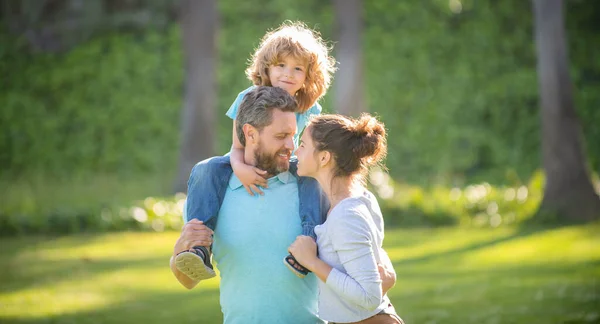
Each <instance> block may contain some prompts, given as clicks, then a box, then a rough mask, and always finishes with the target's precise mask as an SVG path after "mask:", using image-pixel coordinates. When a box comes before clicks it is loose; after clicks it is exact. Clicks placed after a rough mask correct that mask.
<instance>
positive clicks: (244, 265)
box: [171, 87, 322, 323]
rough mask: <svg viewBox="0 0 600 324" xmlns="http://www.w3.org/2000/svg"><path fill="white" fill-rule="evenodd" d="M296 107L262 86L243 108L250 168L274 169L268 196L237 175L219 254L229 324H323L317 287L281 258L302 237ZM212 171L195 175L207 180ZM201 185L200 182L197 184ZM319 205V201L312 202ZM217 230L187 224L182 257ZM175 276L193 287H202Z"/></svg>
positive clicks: (224, 213) (239, 120)
mask: <svg viewBox="0 0 600 324" xmlns="http://www.w3.org/2000/svg"><path fill="white" fill-rule="evenodd" d="M296 108H297V106H296V102H295V100H294V98H293V97H291V96H290V95H289V94H288V93H287V92H285V91H284V90H282V89H279V88H276V87H257V88H255V89H253V90H252V91H250V92H249V93H248V94H247V95H246V97H244V100H243V102H242V104H241V105H240V107H239V112H238V115H237V117H236V124H237V134H238V137H239V139H240V142H241V143H242V144H243V145H244V160H245V161H246V163H248V164H251V165H254V166H256V167H257V168H260V169H262V170H266V171H267V174H266V175H265V178H266V179H267V181H268V187H267V188H264V189H263V191H264V195H256V196H250V195H248V193H247V192H246V190H245V189H244V187H243V186H242V184H241V182H240V181H239V179H238V178H237V177H236V176H235V175H232V176H231V178H230V179H229V184H228V186H227V189H226V192H225V197H224V200H223V203H222V204H221V208H220V211H219V213H218V218H217V226H216V228H215V231H214V244H213V251H212V252H213V255H214V259H215V261H216V263H217V264H218V266H219V270H220V274H221V287H220V292H221V298H220V300H221V309H222V311H223V315H224V322H225V323H322V321H321V320H320V319H318V317H317V315H316V314H317V281H316V277H315V276H314V275H313V274H309V275H308V276H306V278H304V279H299V278H297V277H296V276H295V275H294V274H293V273H292V272H290V271H288V269H287V268H286V267H285V266H284V265H283V264H282V260H281V256H282V255H285V254H287V247H288V246H289V245H290V244H291V243H292V242H293V241H294V240H295V238H296V236H298V235H300V234H301V233H302V224H301V218H300V216H299V201H298V184H297V180H296V178H295V177H294V176H293V175H292V174H290V173H289V172H288V169H289V167H290V164H289V158H290V156H291V154H292V152H293V150H294V143H293V136H294V134H295V133H296V116H295V114H294V112H295V111H296ZM203 171H205V170H196V168H195V170H194V171H193V172H192V175H191V176H190V178H191V180H192V178H193V177H195V176H196V175H195V173H196V172H198V173H199V174H202V172H203ZM190 182H191V183H193V181H190ZM304 203H307V204H319V201H314V202H312V201H311V202H304ZM211 234H212V231H211V230H210V229H209V228H208V227H206V226H204V225H203V224H202V223H201V222H199V221H197V220H191V221H190V222H188V224H186V225H185V227H184V229H183V231H182V234H181V236H180V238H179V239H178V241H177V243H176V244H175V247H174V251H173V252H174V254H173V256H176V255H177V254H178V253H180V252H182V251H185V250H188V249H190V248H192V247H194V246H198V245H203V246H208V245H210V244H211V243H212V240H211V238H210V235H211ZM173 259H174V257H172V258H171V270H172V271H173V273H174V275H175V277H176V278H177V279H178V280H179V282H180V283H181V284H182V285H183V286H185V287H186V288H188V289H191V288H193V287H194V286H195V285H196V284H197V283H198V281H195V280H193V279H190V278H189V277H187V276H186V275H184V274H183V273H182V272H181V271H179V270H178V268H177V267H176V266H175V264H174V262H173Z"/></svg>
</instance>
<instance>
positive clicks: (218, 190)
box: [175, 156, 233, 280]
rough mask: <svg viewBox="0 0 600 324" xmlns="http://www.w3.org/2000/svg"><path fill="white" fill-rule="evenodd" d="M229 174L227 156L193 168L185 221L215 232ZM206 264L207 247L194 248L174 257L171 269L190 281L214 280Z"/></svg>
mask: <svg viewBox="0 0 600 324" xmlns="http://www.w3.org/2000/svg"><path fill="white" fill-rule="evenodd" d="M232 173H233V170H232V169H231V165H230V162H229V156H217V157H213V158H210V159H206V160H204V161H202V162H199V163H198V164H196V165H195V166H194V168H193V169H192V172H191V174H190V179H189V181H188V196H187V201H186V207H185V208H186V210H185V215H186V221H189V220H191V219H198V220H201V221H202V222H203V223H204V225H206V226H207V227H209V228H210V229H212V230H214V229H215V226H216V224H217V216H218V213H219V209H220V207H221V204H222V203H223V198H224V197H225V191H226V189H227V184H228V182H229V178H230V177H231V174H232ZM210 260H211V252H210V247H204V246H195V247H194V248H193V249H190V250H189V251H184V252H182V253H180V254H178V255H177V256H176V258H175V265H176V266H177V268H178V269H179V271H181V272H182V273H184V274H185V275H187V276H188V277H190V278H191V279H194V280H203V279H208V278H212V277H214V276H215V271H214V269H213V266H212V264H211V261H210Z"/></svg>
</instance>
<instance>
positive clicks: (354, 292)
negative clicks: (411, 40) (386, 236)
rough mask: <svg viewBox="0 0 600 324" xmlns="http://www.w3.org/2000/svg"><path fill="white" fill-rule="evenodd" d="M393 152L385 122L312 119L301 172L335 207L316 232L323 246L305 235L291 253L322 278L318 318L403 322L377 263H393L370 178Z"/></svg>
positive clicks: (300, 154)
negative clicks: (389, 149)
mask: <svg viewBox="0 0 600 324" xmlns="http://www.w3.org/2000/svg"><path fill="white" fill-rule="evenodd" d="M386 152H387V147H386V135H385V128H384V125H383V124H382V123H381V122H379V121H377V119H375V118H374V117H372V116H370V115H368V114H363V115H362V116H361V117H360V118H359V119H350V118H347V117H344V116H340V115H321V116H318V117H315V118H313V119H312V120H311V121H310V123H309V125H308V126H307V128H306V130H305V131H304V134H303V136H302V139H301V142H300V147H299V148H298V150H297V151H296V155H297V156H298V175H300V176H307V177H312V178H315V179H316V180H317V181H318V182H319V184H320V185H321V188H323V190H324V191H325V193H326V194H327V197H328V198H329V201H330V203H331V209H330V210H329V213H328V216H327V220H326V221H325V223H323V225H318V226H316V227H315V234H316V235H317V241H316V242H315V241H314V240H313V239H312V238H311V237H308V236H299V237H298V238H297V239H296V241H295V242H294V243H292V245H291V246H290V247H289V252H290V253H291V254H292V255H293V256H294V257H295V258H296V260H297V261H298V262H299V263H301V264H302V265H303V266H305V267H306V268H307V269H308V270H310V271H312V272H314V273H315V275H316V276H317V277H319V279H320V281H319V291H320V293H319V317H321V318H322V319H324V320H327V321H329V322H330V323H403V322H402V320H401V319H400V317H398V315H397V314H396V312H395V310H394V307H393V306H392V304H391V303H390V300H389V298H388V297H387V295H386V294H385V291H387V289H389V287H385V282H384V287H382V281H381V278H380V275H379V272H378V266H377V264H378V263H382V264H390V263H391V262H390V261H389V258H388V256H387V254H386V253H385V251H384V250H383V249H382V243H383V217H382V215H381V210H380V208H379V205H378V203H377V200H376V198H375V197H374V196H373V194H372V193H370V192H369V191H368V190H367V189H366V187H365V180H364V177H365V176H366V173H367V171H368V169H369V167H370V166H373V165H376V164H379V163H380V162H381V160H382V159H383V158H384V157H385V154H386ZM317 247H318V250H319V256H318V257H317Z"/></svg>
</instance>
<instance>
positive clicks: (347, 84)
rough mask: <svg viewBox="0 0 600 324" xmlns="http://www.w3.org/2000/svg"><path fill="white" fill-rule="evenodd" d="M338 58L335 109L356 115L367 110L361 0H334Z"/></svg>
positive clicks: (342, 112)
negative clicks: (338, 67)
mask: <svg viewBox="0 0 600 324" xmlns="http://www.w3.org/2000/svg"><path fill="white" fill-rule="evenodd" d="M333 9H334V12H335V29H336V38H337V44H336V59H337V60H338V61H339V62H340V69H339V70H338V71H337V72H336V74H337V75H336V77H335V86H334V88H335V99H334V109H335V111H336V112H338V113H341V114H345V115H353V116H357V115H359V114H360V113H361V112H363V111H365V110H366V105H365V96H364V83H363V80H364V79H365V78H364V73H363V55H362V43H361V39H362V33H363V23H362V21H363V17H362V16H363V4H362V1H361V0H334V1H333Z"/></svg>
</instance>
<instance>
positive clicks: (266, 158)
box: [254, 147, 292, 176]
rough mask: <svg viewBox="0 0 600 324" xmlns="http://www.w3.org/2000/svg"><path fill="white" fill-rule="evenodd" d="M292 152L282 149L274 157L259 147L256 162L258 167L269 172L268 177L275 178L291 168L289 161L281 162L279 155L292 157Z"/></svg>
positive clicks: (256, 152) (255, 155) (255, 154)
mask: <svg viewBox="0 0 600 324" xmlns="http://www.w3.org/2000/svg"><path fill="white" fill-rule="evenodd" d="M291 153H292V152H291V151H290V150H286V149H281V150H279V151H277V152H275V153H274V154H272V155H269V154H267V153H265V152H263V151H262V149H261V147H258V148H257V149H256V151H254V160H255V161H256V167H257V168H259V169H261V170H265V171H267V175H269V176H275V175H278V174H280V173H281V172H285V171H287V170H288V169H289V168H290V161H289V160H287V159H286V160H283V161H282V160H281V159H280V158H279V154H286V155H290V154H291Z"/></svg>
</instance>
